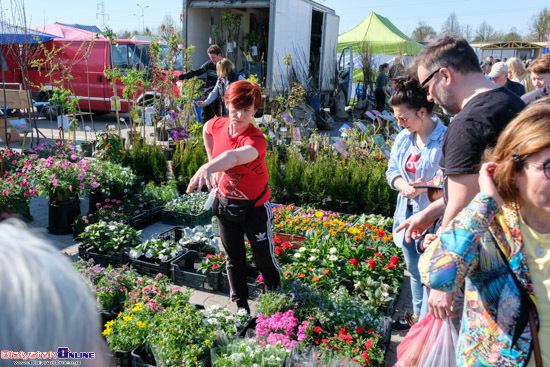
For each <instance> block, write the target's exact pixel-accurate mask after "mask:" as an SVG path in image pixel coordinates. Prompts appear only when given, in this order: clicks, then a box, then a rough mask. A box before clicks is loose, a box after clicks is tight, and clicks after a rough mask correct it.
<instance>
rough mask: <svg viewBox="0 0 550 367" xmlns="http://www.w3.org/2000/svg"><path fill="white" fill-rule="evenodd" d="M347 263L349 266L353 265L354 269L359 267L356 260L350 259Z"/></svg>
mask: <svg viewBox="0 0 550 367" xmlns="http://www.w3.org/2000/svg"><path fill="white" fill-rule="evenodd" d="M349 262H350V264H353V267H354V268H356V269H357V267H358V266H359V261H357V259H350V260H349Z"/></svg>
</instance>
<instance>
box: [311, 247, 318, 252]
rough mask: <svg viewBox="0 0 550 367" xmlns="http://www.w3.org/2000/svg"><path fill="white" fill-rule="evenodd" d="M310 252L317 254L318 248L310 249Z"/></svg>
mask: <svg viewBox="0 0 550 367" xmlns="http://www.w3.org/2000/svg"><path fill="white" fill-rule="evenodd" d="M310 251H311V252H319V249H318V248H312V249H311V250H310Z"/></svg>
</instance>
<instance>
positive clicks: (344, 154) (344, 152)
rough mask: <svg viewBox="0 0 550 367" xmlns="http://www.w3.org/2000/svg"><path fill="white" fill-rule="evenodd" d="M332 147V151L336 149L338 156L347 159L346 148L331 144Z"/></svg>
mask: <svg viewBox="0 0 550 367" xmlns="http://www.w3.org/2000/svg"><path fill="white" fill-rule="evenodd" d="M332 146H333V147H334V149H336V150H337V151H338V152H339V153H340V154H342V155H343V156H344V157H347V156H348V152H347V151H346V148H344V147H343V146H341V145H340V144H338V143H333V144H332Z"/></svg>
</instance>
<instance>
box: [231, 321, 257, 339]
mask: <svg viewBox="0 0 550 367" xmlns="http://www.w3.org/2000/svg"><path fill="white" fill-rule="evenodd" d="M256 321H257V318H256V317H252V318H251V319H250V320H248V322H247V323H246V324H245V325H244V326H243V328H242V329H241V330H239V331H238V332H237V335H236V336H237V337H239V338H246V336H247V335H246V334H247V333H248V332H249V330H252V331H251V332H252V333H253V332H254V330H256ZM251 337H252V336H251Z"/></svg>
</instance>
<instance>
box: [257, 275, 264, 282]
mask: <svg viewBox="0 0 550 367" xmlns="http://www.w3.org/2000/svg"><path fill="white" fill-rule="evenodd" d="M256 280H257V281H258V282H260V283H263V282H264V277H263V276H262V274H260V275H258V277H257V278H256Z"/></svg>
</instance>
